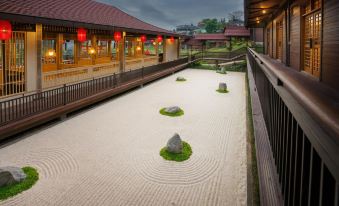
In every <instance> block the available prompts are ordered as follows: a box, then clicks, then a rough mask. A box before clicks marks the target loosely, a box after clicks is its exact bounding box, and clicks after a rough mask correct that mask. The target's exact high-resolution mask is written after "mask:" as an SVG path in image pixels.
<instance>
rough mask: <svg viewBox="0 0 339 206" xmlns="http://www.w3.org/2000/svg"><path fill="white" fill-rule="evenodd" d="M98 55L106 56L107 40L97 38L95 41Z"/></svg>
mask: <svg viewBox="0 0 339 206" xmlns="http://www.w3.org/2000/svg"><path fill="white" fill-rule="evenodd" d="M97 49H98V56H99V57H104V56H108V41H104V40H99V41H98V43H97Z"/></svg>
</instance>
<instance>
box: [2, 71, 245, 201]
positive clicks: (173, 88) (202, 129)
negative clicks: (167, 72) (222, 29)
mask: <svg viewBox="0 0 339 206" xmlns="http://www.w3.org/2000/svg"><path fill="white" fill-rule="evenodd" d="M177 76H183V77H185V78H186V79H187V81H186V82H176V81H175V79H176V77H177ZM219 82H227V85H228V88H229V90H230V92H229V93H227V94H220V93H218V92H216V91H215V90H216V89H217V87H218V83H219ZM245 93H246V91H245V74H244V73H233V72H228V74H227V75H220V74H217V73H215V72H213V71H206V70H192V69H187V70H185V71H182V72H180V73H178V74H175V75H172V76H170V77H167V78H165V79H162V80H159V81H157V82H155V83H152V84H150V85H147V86H145V87H144V88H142V89H137V90H135V91H132V92H129V93H127V94H125V95H123V96H120V97H118V98H115V99H112V100H110V101H107V102H105V103H103V104H101V105H100V106H96V107H93V108H92V109H90V110H86V111H85V112H83V113H80V114H78V115H76V116H73V117H71V118H69V119H67V120H66V121H64V122H61V123H57V124H54V125H52V126H49V127H48V128H47V127H45V128H43V129H41V130H38V131H35V132H32V133H30V134H27V135H26V136H25V137H22V139H21V140H20V141H18V142H15V143H13V144H11V145H9V146H6V147H3V148H1V149H0V157H1V158H0V166H5V165H18V166H25V165H30V166H34V167H36V168H37V169H38V171H39V172H40V180H39V181H38V183H37V184H36V185H35V186H34V187H33V188H32V189H30V190H28V191H26V192H24V193H22V194H20V195H18V196H16V197H14V198H11V199H8V200H6V201H3V202H0V205H29V206H31V205H34V206H39V205H43V206H45V205H47V206H48V205H67V206H71V205H84V206H85V205H145V206H151V205H155V206H160V205H161V206H162V205H169V206H174V205H192V206H198V205H202V206H206V205H232V206H233V205H246V198H247V196H246V190H247V189H246V182H247V180H246V176H247V175H246V96H245ZM173 105H178V106H180V107H181V108H182V109H183V110H184V111H185V115H184V116H181V117H176V118H172V117H167V116H163V115H160V114H159V109H160V108H163V107H166V106H173ZM175 132H178V133H179V134H180V136H181V138H182V139H183V140H184V141H187V142H189V143H190V145H191V146H192V150H193V154H192V156H191V158H190V159H189V160H187V161H185V162H181V163H177V162H170V161H166V160H164V159H162V157H161V156H160V155H159V151H160V149H161V148H162V147H163V146H165V145H166V143H167V140H168V139H169V138H170V137H171V136H172V135H173V134H174V133H175Z"/></svg>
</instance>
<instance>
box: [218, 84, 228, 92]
mask: <svg viewBox="0 0 339 206" xmlns="http://www.w3.org/2000/svg"><path fill="white" fill-rule="evenodd" d="M216 91H217V92H219V93H228V90H227V84H226V83H225V82H220V83H219V88H218V89H217V90H216Z"/></svg>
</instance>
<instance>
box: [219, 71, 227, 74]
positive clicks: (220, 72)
mask: <svg viewBox="0 0 339 206" xmlns="http://www.w3.org/2000/svg"><path fill="white" fill-rule="evenodd" d="M217 73H218V74H227V72H226V71H224V72H222V71H217Z"/></svg>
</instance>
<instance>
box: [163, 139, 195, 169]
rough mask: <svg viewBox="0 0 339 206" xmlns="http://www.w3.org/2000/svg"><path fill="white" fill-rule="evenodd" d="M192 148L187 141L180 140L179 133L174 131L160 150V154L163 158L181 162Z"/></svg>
mask: <svg viewBox="0 0 339 206" xmlns="http://www.w3.org/2000/svg"><path fill="white" fill-rule="evenodd" d="M191 155H192V148H191V146H190V145H189V144H188V143H187V142H184V141H182V140H181V137H180V136H179V134H177V133H175V134H174V135H173V136H172V137H171V138H170V139H169V140H168V142H167V145H166V147H164V148H162V149H161V151H160V156H162V157H163V158H164V159H165V160H170V161H176V162H182V161H185V160H187V159H189V158H190V156H191Z"/></svg>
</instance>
